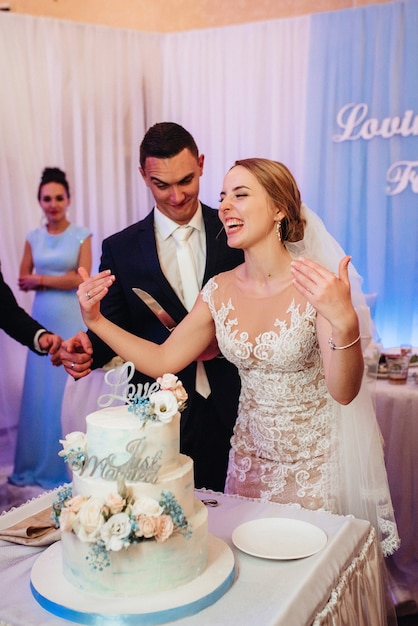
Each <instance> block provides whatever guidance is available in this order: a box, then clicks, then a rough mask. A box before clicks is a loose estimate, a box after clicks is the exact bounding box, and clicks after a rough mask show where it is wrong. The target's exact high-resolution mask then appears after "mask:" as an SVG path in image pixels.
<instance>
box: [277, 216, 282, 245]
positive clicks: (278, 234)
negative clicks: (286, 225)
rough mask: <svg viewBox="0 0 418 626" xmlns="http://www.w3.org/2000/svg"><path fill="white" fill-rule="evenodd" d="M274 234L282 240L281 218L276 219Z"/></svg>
mask: <svg viewBox="0 0 418 626" xmlns="http://www.w3.org/2000/svg"><path fill="white" fill-rule="evenodd" d="M276 235H277V238H278V240H279V241H281V240H282V222H281V220H278V221H277V222H276Z"/></svg>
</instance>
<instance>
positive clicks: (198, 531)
mask: <svg viewBox="0 0 418 626" xmlns="http://www.w3.org/2000/svg"><path fill="white" fill-rule="evenodd" d="M133 371H134V369H133V365H132V364H131V363H127V364H125V369H124V372H123V374H124V376H123V380H126V381H127V385H126V387H125V389H124V392H123V393H122V395H120V394H117V393H112V394H106V395H105V396H101V398H100V399H99V403H101V404H102V405H103V404H106V405H109V404H110V403H111V402H112V401H113V400H114V399H115V398H118V399H119V400H120V399H123V400H124V401H125V402H127V405H126V404H125V405H123V406H116V407H109V406H107V407H105V408H102V409H100V410H98V411H96V412H94V413H92V414H90V415H88V416H87V418H86V422H87V432H86V434H84V433H80V432H76V433H70V434H69V435H67V437H66V439H65V440H64V441H62V442H61V443H62V444H63V451H62V452H60V455H61V456H63V457H64V458H65V460H66V461H67V462H68V463H69V465H70V467H71V469H72V472H73V483H72V489H71V490H70V491H71V493H70V492H69V490H68V489H65V488H64V489H63V490H62V491H61V492H60V493H59V494H58V498H57V500H56V501H55V502H54V506H53V508H54V513H55V518H56V521H57V523H58V524H59V525H60V527H61V531H62V554H63V567H64V576H65V578H66V579H67V580H68V581H70V582H71V583H72V584H73V585H75V586H76V587H78V588H80V589H83V590H85V591H89V592H93V593H96V594H111V595H114V596H130V595H142V594H148V593H153V592H161V591H165V590H168V589H172V588H174V587H177V586H180V585H183V584H185V583H187V582H189V581H190V580H193V579H194V578H196V577H197V576H199V575H200V574H201V573H202V572H203V571H204V569H205V566H206V562H207V545H208V529H207V510H206V507H205V506H204V505H203V504H202V503H201V502H200V501H199V500H197V499H196V498H195V497H194V479H193V461H192V459H190V458H189V457H187V456H185V455H181V454H180V453H179V449H180V444H179V437H180V411H181V410H182V409H183V408H184V406H185V402H186V400H187V394H186V392H185V390H184V388H183V385H182V384H181V382H180V381H178V379H177V377H176V376H173V375H171V374H166V375H164V376H163V377H162V378H159V379H157V382H156V384H153V385H149V386H147V387H146V388H144V389H134V388H133V385H131V384H130V383H129V381H130V379H131V377H132V375H133ZM111 375H112V372H108V374H107V377H108V378H107V381H108V382H109V381H110V377H111ZM120 384H121V383H120V382H118V383H117V384H116V385H115V384H113V386H114V387H115V388H116V387H120Z"/></svg>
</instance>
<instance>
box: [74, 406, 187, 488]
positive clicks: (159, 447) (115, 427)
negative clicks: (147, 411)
mask: <svg viewBox="0 0 418 626" xmlns="http://www.w3.org/2000/svg"><path fill="white" fill-rule="evenodd" d="M86 422H87V433H86V434H87V454H88V460H87V463H86V465H85V467H84V468H83V474H84V476H86V477H87V476H97V477H98V476H101V477H102V478H104V479H106V478H109V479H112V478H113V476H112V475H111V474H113V473H114V470H116V468H119V469H120V470H121V471H122V473H123V474H124V475H125V478H126V479H127V480H133V481H140V482H155V481H156V480H157V479H161V478H162V477H163V476H164V475H165V474H167V473H169V472H171V471H173V470H175V469H176V468H177V467H178V466H179V462H180V461H179V451H180V413H177V414H176V415H175V416H174V417H173V419H172V420H171V422H169V423H161V422H158V421H155V422H154V421H147V422H146V423H143V422H141V421H140V420H139V418H138V416H136V415H135V414H133V413H130V412H129V411H128V407H127V406H119V407H110V408H106V409H101V410H99V411H95V412H94V413H91V414H90V415H88V416H87V418H86ZM106 468H107V469H106ZM112 468H113V470H112ZM106 474H109V475H108V476H107V475H106Z"/></svg>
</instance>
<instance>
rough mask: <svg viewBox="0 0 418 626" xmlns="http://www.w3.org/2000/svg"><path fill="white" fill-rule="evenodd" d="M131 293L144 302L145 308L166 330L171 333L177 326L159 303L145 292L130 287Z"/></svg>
mask: <svg viewBox="0 0 418 626" xmlns="http://www.w3.org/2000/svg"><path fill="white" fill-rule="evenodd" d="M132 291H133V292H134V293H135V294H136V295H137V296H138V298H140V299H141V300H142V302H144V303H145V304H146V305H147V307H148V308H149V309H150V310H151V311H152V312H153V313H154V315H156V316H157V317H158V319H159V320H160V322H161V323H162V324H163V325H164V326H165V327H166V328H167V330H169V331H170V333H171V331H172V330H174V328H175V327H176V326H177V324H176V322H175V321H174V320H173V318H172V317H171V315H169V314H168V313H167V311H166V310H165V309H163V307H162V306H161V304H160V303H159V302H157V300H156V299H155V298H153V297H152V296H151V294H149V293H148V292H147V291H144V290H143V289H139V288H138V287H132Z"/></svg>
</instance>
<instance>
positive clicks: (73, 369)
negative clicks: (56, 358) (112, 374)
mask: <svg viewBox="0 0 418 626" xmlns="http://www.w3.org/2000/svg"><path fill="white" fill-rule="evenodd" d="M92 354H93V346H92V345H91V341H90V339H89V338H88V336H87V334H86V333H85V332H80V333H77V335H74V337H70V339H66V340H64V341H63V342H62V344H61V350H60V358H61V361H62V364H63V366H64V368H65V370H66V372H67V374H70V376H72V377H73V378H74V379H78V378H83V377H84V376H87V375H88V374H90V372H91V369H90V366H91V364H92V362H93V359H92Z"/></svg>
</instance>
